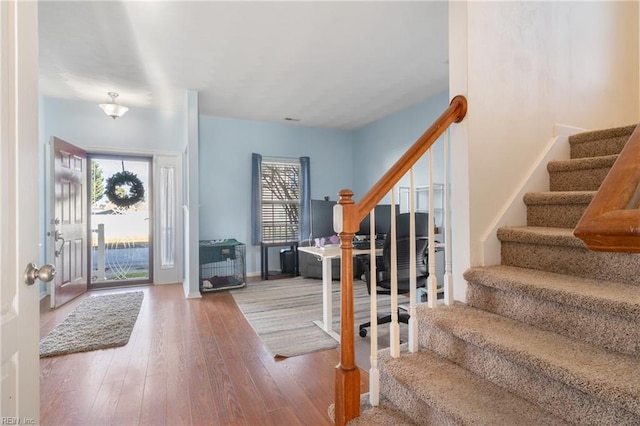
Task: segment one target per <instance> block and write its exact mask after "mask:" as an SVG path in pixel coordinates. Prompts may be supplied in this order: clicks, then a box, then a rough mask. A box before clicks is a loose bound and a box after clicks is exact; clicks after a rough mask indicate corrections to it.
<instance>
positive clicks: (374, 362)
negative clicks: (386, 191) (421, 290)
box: [369, 209, 380, 407]
mask: <svg viewBox="0 0 640 426" xmlns="http://www.w3.org/2000/svg"><path fill="white" fill-rule="evenodd" d="M369 229H370V235H369V242H370V244H369V288H370V289H371V313H370V316H371V327H370V328H371V368H370V369H369V403H370V404H371V405H372V406H373V407H377V406H378V404H379V403H380V372H379V371H378V301H377V295H376V289H377V288H378V281H377V280H378V277H377V271H376V215H375V209H372V210H371V212H370V213H369Z"/></svg>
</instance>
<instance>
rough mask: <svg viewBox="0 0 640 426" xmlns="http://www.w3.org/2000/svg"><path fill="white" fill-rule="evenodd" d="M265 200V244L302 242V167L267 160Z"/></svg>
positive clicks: (264, 172)
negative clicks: (300, 237) (299, 240)
mask: <svg viewBox="0 0 640 426" xmlns="http://www.w3.org/2000/svg"><path fill="white" fill-rule="evenodd" d="M261 200H262V212H261V219H262V241H263V242H287V241H298V239H299V234H300V232H299V220H300V164H299V163H287V162H277V161H269V160H263V162H262V175H261Z"/></svg>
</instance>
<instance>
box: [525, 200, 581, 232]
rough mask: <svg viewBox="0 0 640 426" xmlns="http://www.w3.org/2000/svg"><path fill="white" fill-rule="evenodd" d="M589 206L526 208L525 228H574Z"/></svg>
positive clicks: (556, 205) (559, 205)
mask: <svg viewBox="0 0 640 426" xmlns="http://www.w3.org/2000/svg"><path fill="white" fill-rule="evenodd" d="M588 205H589V204H546V205H532V206H527V226H549V227H552V228H571V229H573V228H575V227H576V225H577V224H578V221H579V220H580V218H581V217H582V214H583V213H584V211H585V210H586V208H587V206H588Z"/></svg>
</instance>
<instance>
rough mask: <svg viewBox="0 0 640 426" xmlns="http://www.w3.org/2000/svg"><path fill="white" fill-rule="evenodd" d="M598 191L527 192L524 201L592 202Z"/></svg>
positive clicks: (547, 202)
mask: <svg viewBox="0 0 640 426" xmlns="http://www.w3.org/2000/svg"><path fill="white" fill-rule="evenodd" d="M596 192H597V191H545V192H527V193H526V194H524V197H523V200H524V203H525V204H526V205H528V206H533V205H558V204H585V203H590V202H591V200H593V197H594V196H595V195H596Z"/></svg>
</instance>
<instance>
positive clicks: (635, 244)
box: [573, 125, 640, 253]
mask: <svg viewBox="0 0 640 426" xmlns="http://www.w3.org/2000/svg"><path fill="white" fill-rule="evenodd" d="M639 196H640V125H639V126H638V127H636V129H635V130H634V132H633V134H632V135H631V137H630V138H629V141H628V142H627V143H626V145H625V147H624V148H623V149H622V151H621V152H620V155H619V156H618V159H617V160H616V162H615V163H614V165H613V167H612V168H611V170H610V171H609V174H608V175H607V177H606V178H605V180H604V181H603V182H602V185H601V186H600V189H599V190H598V193H597V194H596V196H595V197H594V199H593V201H592V202H591V204H590V205H589V207H588V208H587V210H586V211H585V212H584V214H583V216H582V218H581V219H580V221H579V222H578V225H577V226H576V228H575V230H574V233H573V234H574V235H575V236H576V237H578V238H580V239H581V240H582V241H584V243H585V244H586V246H587V248H589V249H590V250H594V251H610V252H626V253H640V209H638V207H639V206H638V198H639Z"/></svg>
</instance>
